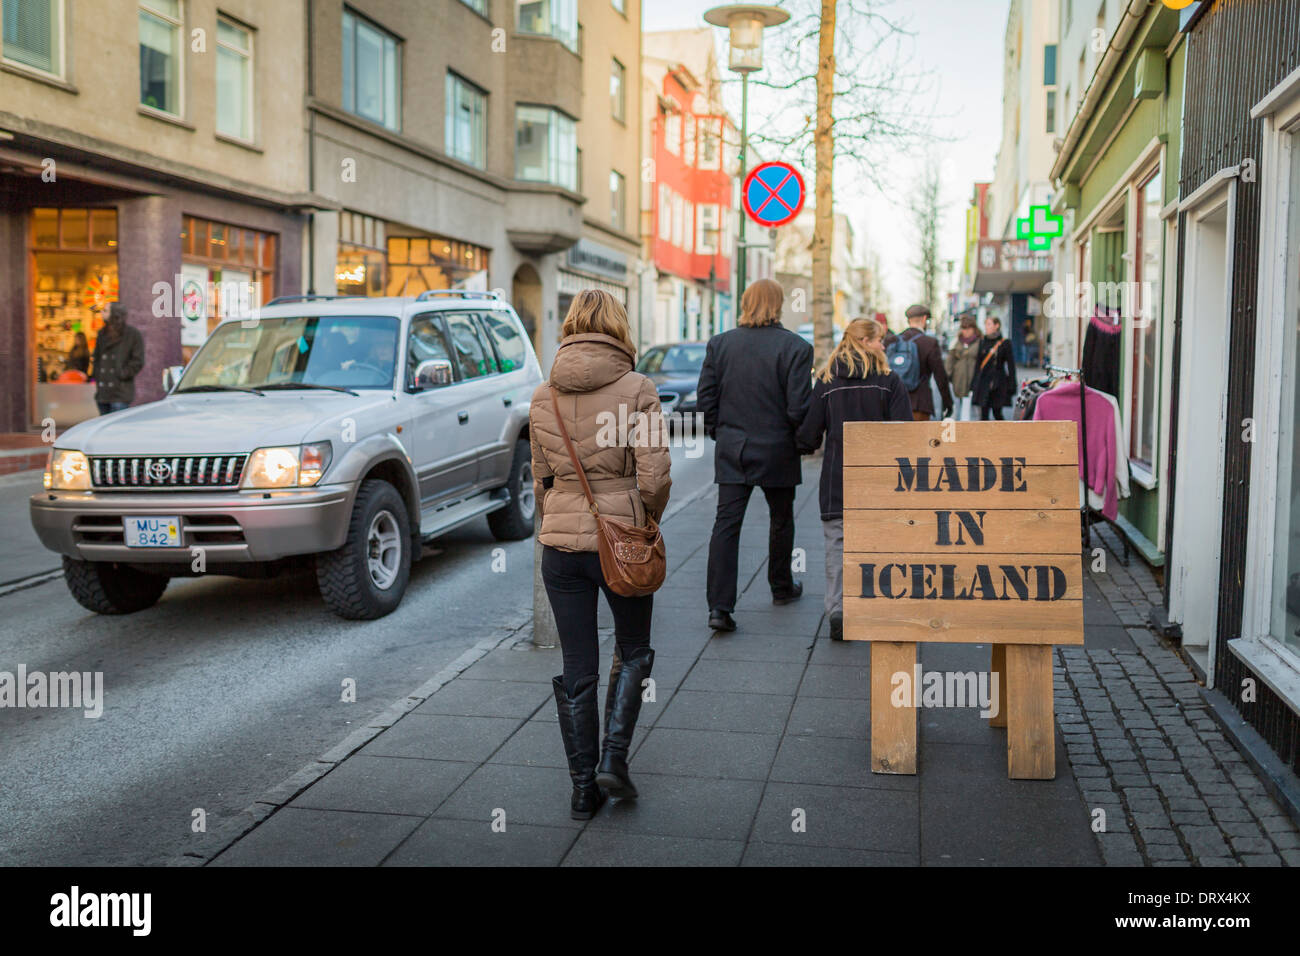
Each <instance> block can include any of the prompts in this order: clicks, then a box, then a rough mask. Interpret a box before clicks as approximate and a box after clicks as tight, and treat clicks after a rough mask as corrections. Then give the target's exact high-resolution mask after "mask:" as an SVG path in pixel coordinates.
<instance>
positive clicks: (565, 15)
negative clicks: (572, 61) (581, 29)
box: [515, 0, 578, 53]
mask: <svg viewBox="0 0 1300 956" xmlns="http://www.w3.org/2000/svg"><path fill="white" fill-rule="evenodd" d="M515 9H516V11H517V15H516V20H515V23H516V24H517V29H518V30H519V32H520V33H531V34H533V35H534V36H549V37H555V39H557V40H559V41H560V42H561V43H563V44H564V45H565V46H567V47H568V48H569V49H570V50H572V51H573V52H575V53H577V52H578V0H517V2H516V4H515Z"/></svg>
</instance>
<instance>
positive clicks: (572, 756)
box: [551, 676, 605, 820]
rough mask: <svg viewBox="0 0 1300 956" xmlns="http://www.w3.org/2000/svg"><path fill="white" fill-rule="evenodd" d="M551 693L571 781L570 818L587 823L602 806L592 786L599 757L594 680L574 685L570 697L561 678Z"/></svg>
mask: <svg viewBox="0 0 1300 956" xmlns="http://www.w3.org/2000/svg"><path fill="white" fill-rule="evenodd" d="M551 686H552V687H553V688H554V690H555V710H556V713H557V714H558V715H559V718H560V738H561V739H562V740H563V741H564V755H565V756H566V757H568V759H569V776H570V778H572V780H573V798H572V801H571V803H570V814H569V815H570V816H571V817H573V819H575V820H590V819H591V818H592V816H594V815H595V813H596V811H597V810H599V809H600V807H601V804H603V803H604V802H605V794H604V793H602V792H601V789H600V787H599V786H598V785H597V783H596V760H597V758H598V757H599V755H600V715H599V714H598V712H597V710H596V678H595V676H592V677H584V678H582V679H581V680H580V681H578V686H577V688H575V691H574V694H573V696H569V694H568V693H567V692H566V691H565V689H564V678H563V677H555V678H552V680H551Z"/></svg>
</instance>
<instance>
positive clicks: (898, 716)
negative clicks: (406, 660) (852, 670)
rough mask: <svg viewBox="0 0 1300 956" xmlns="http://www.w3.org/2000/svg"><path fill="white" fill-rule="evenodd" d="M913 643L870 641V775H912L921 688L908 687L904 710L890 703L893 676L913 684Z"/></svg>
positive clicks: (914, 665) (914, 656)
mask: <svg viewBox="0 0 1300 956" xmlns="http://www.w3.org/2000/svg"><path fill="white" fill-rule="evenodd" d="M915 668H916V644H914V643H894V642H892V641H872V642H871V770H872V772H873V773H916V703H917V697H918V696H919V695H920V693H921V688H919V687H913V688H912V699H911V700H910V701H908V702H907V703H908V706H907V707H895V706H894V705H893V703H892V701H891V700H890V698H891V695H892V691H893V683H892V681H893V676H894V675H895V674H897V673H900V672H901V673H904V674H907V680H908V684H909V685H910V684H912V683H913V674H914V672H915Z"/></svg>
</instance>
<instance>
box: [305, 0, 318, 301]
mask: <svg viewBox="0 0 1300 956" xmlns="http://www.w3.org/2000/svg"><path fill="white" fill-rule="evenodd" d="M315 13H316V11H315V3H314V2H313V0H307V99H308V102H309V103H310V101H312V100H314V99H315V98H316V16H315ZM307 116H308V120H307V123H308V126H307V194H308V195H309V196H311V197H312V199H313V201H314V200H315V197H316V111H315V110H314V109H312V108H311V107H310V106H308V108H307ZM307 294H308V295H315V294H316V211H315V210H314V209H313V210H312V211H311V212H309V213H307Z"/></svg>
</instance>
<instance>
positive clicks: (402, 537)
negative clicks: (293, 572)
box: [316, 479, 411, 621]
mask: <svg viewBox="0 0 1300 956" xmlns="http://www.w3.org/2000/svg"><path fill="white" fill-rule="evenodd" d="M410 579H411V524H410V517H409V516H408V514H407V512H406V502H405V501H403V500H402V496H401V494H399V493H398V491H397V489H396V488H394V487H393V486H392V485H390V484H389V483H388V482H386V481H380V480H378V479H370V480H368V481H363V482H362V483H361V490H360V491H358V492H357V499H356V502H355V503H354V504H353V505H352V518H351V520H350V521H349V522H348V537H347V540H346V541H344V542H343V547H341V548H338V549H337V550H335V551H329V552H326V553H325V554H321V555H317V557H316V584H317V585H318V586H319V587H320V596H321V597H322V598H323V599H324V601H325V604H326V606H327V607H328V608H329V609H330V610H331V611H333V612H334V613H335V614H337V615H338V616H339V617H342V618H346V619H348V620H350V621H373V620H375V619H376V618H380V617H383V616H384V615H386V614H391V613H392V612H393V611H395V610H396V609H397V605H399V604H401V603H402V595H403V594H405V593H406V585H407V583H408V582H409V581H410Z"/></svg>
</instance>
